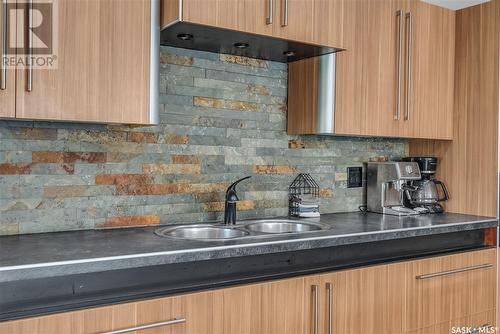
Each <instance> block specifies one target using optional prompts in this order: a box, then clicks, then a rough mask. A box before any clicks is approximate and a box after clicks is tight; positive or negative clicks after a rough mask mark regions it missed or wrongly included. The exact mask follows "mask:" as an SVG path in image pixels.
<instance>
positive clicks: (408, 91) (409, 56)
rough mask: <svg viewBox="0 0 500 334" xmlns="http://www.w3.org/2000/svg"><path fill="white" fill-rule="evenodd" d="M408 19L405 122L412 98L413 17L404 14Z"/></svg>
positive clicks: (409, 13)
mask: <svg viewBox="0 0 500 334" xmlns="http://www.w3.org/2000/svg"><path fill="white" fill-rule="evenodd" d="M406 17H407V18H408V50H407V51H408V54H407V55H406V57H407V60H406V61H407V64H406V65H407V79H406V114H405V120H406V121H408V120H410V114H411V96H412V93H411V91H412V75H411V74H412V67H413V64H412V62H413V56H412V53H413V15H412V13H411V12H408V13H407V14H406Z"/></svg>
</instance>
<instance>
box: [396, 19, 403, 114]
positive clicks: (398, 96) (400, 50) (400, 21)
mask: <svg viewBox="0 0 500 334" xmlns="http://www.w3.org/2000/svg"><path fill="white" fill-rule="evenodd" d="M396 16H397V17H398V59H397V88H396V90H397V91H396V113H395V114H394V119H395V120H396V121H399V120H400V118H401V81H402V75H401V63H402V61H403V11H402V10H398V11H397V14H396Z"/></svg>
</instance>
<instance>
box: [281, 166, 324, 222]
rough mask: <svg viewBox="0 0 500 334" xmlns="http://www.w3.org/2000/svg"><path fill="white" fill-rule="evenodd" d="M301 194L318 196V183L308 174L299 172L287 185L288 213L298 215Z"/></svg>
mask: <svg viewBox="0 0 500 334" xmlns="http://www.w3.org/2000/svg"><path fill="white" fill-rule="evenodd" d="M301 195H311V196H312V197H319V185H318V184H317V183H316V181H314V179H313V178H312V177H311V175H310V174H306V173H301V174H299V175H298V176H297V177H296V178H295V180H293V182H292V184H290V186H289V187H288V215H289V216H298V215H299V203H300V197H301Z"/></svg>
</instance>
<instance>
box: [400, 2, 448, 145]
mask: <svg viewBox="0 0 500 334" xmlns="http://www.w3.org/2000/svg"><path fill="white" fill-rule="evenodd" d="M410 15H411V17H410ZM405 25H406V36H407V39H406V50H407V52H408V53H407V57H405V58H406V59H405V66H406V71H407V72H406V75H407V76H406V77H405V84H406V85H405V86H406V88H405V91H406V98H407V99H408V100H407V101H406V103H405V107H404V120H403V132H402V135H403V136H405V137H412V138H429V139H452V135H453V93H454V73H455V68H454V66H455V12H454V11H452V10H448V9H445V8H442V7H439V6H434V5H430V4H428V3H425V2H422V1H414V0H412V1H410V2H409V7H408V11H407V13H406V15H405ZM408 56H409V57H408Z"/></svg>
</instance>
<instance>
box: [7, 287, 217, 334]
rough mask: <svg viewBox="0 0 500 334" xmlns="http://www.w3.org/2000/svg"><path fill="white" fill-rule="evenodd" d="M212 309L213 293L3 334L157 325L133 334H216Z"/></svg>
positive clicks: (49, 320) (23, 325)
mask: <svg viewBox="0 0 500 334" xmlns="http://www.w3.org/2000/svg"><path fill="white" fill-rule="evenodd" d="M213 305H214V298H213V294H212V293H211V292H201V293H193V294H187V295H181V296H174V297H165V298H157V299H150V300H145V301H140V302H133V303H126V304H118V305H113V306H106V307H98V308H90V309H86V310H82V311H74V312H66V313H60V314H54V315H49V316H41V317H33V318H28V319H23V320H16V321H7V322H2V323H0V333H9V334H52V333H75V334H94V333H102V332H108V331H115V330H126V329H133V328H135V327H140V326H147V325H155V326H153V328H149V329H143V330H137V331H135V332H134V333H138V334H139V333H140V334H143V333H144V334H153V333H162V334H199V333H205V334H216V333H220V331H218V330H217V328H214V326H215V324H216V313H215V312H216V309H214V307H213ZM176 319H177V320H181V321H180V322H176V321H175V320H176ZM183 319H184V320H183Z"/></svg>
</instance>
